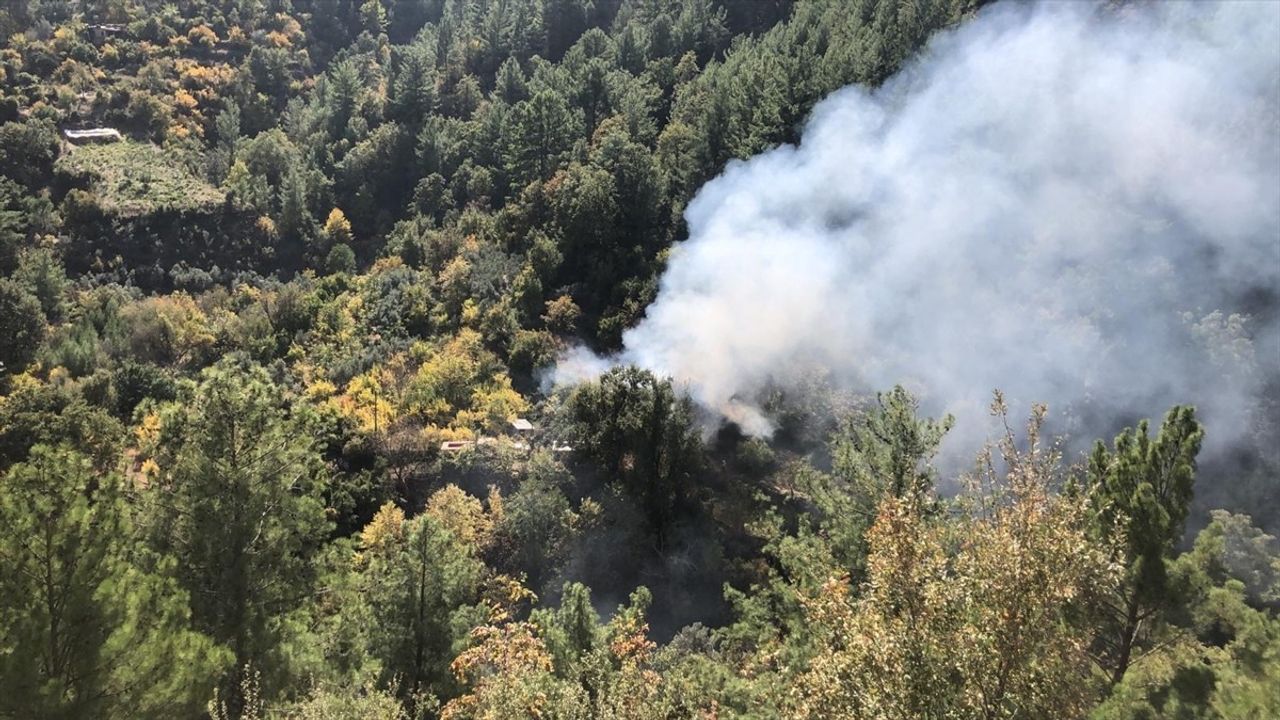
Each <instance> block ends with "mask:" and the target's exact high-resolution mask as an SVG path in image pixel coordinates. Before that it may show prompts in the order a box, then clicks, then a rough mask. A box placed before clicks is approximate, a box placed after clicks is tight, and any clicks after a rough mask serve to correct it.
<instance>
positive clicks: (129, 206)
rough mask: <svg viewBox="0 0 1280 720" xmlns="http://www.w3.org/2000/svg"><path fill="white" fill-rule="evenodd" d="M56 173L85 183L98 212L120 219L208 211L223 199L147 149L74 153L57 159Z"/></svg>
mask: <svg viewBox="0 0 1280 720" xmlns="http://www.w3.org/2000/svg"><path fill="white" fill-rule="evenodd" d="M58 170H59V172H62V173H65V174H67V175H69V176H71V177H73V178H77V179H87V180H88V181H89V189H90V190H92V191H93V193H94V195H96V196H97V198H98V202H99V204H100V205H101V206H102V208H103V209H104V210H107V211H109V212H113V213H117V214H120V215H144V214H147V213H150V212H155V211H157V210H198V209H207V208H211V207H214V206H217V205H218V204H219V203H222V202H223V201H224V199H225V198H226V195H225V193H223V192H222V191H221V190H219V189H218V188H216V187H214V186H212V185H210V184H209V183H207V182H205V181H204V180H202V179H201V178H199V177H196V176H195V175H193V174H191V173H190V172H188V171H187V169H186V168H185V167H184V166H183V165H182V163H180V162H178V161H177V160H175V159H174V158H173V157H171V156H169V155H168V154H166V153H165V152H164V151H163V150H161V149H160V148H158V147H156V146H155V145H151V144H146V143H135V142H119V143H111V144H109V145H85V146H82V147H75V148H72V149H71V151H70V152H68V153H66V154H65V155H63V156H62V157H61V158H59V160H58Z"/></svg>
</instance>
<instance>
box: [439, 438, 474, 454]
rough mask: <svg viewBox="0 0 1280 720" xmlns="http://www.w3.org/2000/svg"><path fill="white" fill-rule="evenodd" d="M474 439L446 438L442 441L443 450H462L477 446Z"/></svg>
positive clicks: (441, 449)
mask: <svg viewBox="0 0 1280 720" xmlns="http://www.w3.org/2000/svg"><path fill="white" fill-rule="evenodd" d="M475 444H476V443H475V441H474V440H445V441H444V442H442V443H440V451H441V452H460V451H462V450H466V449H467V448H469V447H474V446H475Z"/></svg>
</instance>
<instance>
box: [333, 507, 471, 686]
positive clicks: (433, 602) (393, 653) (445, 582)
mask: <svg viewBox="0 0 1280 720" xmlns="http://www.w3.org/2000/svg"><path fill="white" fill-rule="evenodd" d="M363 540H364V543H363V545H364V548H365V550H364V554H363V557H362V558H361V562H362V563H363V566H362V567H360V568H359V572H360V574H361V580H360V587H361V590H362V597H363V601H364V602H367V603H368V604H369V606H370V609H371V611H372V617H374V618H375V621H374V623H375V626H374V628H373V630H372V637H373V646H372V648H371V649H370V652H371V654H372V655H373V656H375V657H377V658H379V659H380V660H381V661H382V668H383V678H384V680H386V681H389V682H394V683H396V684H397V686H398V688H399V691H400V693H399V694H400V696H401V697H403V698H406V699H411V698H414V697H416V696H419V695H420V694H422V693H432V692H434V693H435V694H437V695H439V694H441V693H442V691H443V690H444V689H445V688H447V687H448V684H449V680H450V678H449V661H450V660H451V659H452V657H453V647H454V643H455V642H458V641H460V640H462V638H463V634H464V633H465V632H467V631H468V630H470V628H471V626H470V625H469V624H468V623H467V620H466V618H467V617H468V614H469V612H470V608H469V607H468V606H469V605H470V604H472V603H475V602H476V601H477V600H478V599H479V598H478V591H479V584H480V580H481V578H482V573H483V570H484V566H483V564H482V563H481V562H480V561H479V560H478V559H477V558H476V557H475V555H474V548H472V547H470V546H468V545H465V544H463V543H461V542H459V541H458V539H457V538H456V537H455V536H454V535H453V534H452V533H450V532H449V531H448V530H446V529H445V528H444V527H443V526H441V524H440V523H439V522H437V521H436V520H435V519H434V518H432V517H431V516H430V515H428V514H423V515H419V516H418V517H416V518H414V519H412V520H407V521H406V520H405V519H404V514H403V513H402V512H400V511H399V510H397V509H396V508H394V506H392V505H390V504H388V505H387V506H385V507H384V508H383V509H382V510H380V511H379V512H378V515H377V516H375V517H374V520H373V521H372V522H371V523H370V524H369V526H368V527H366V528H365V530H364V532H363ZM480 619H483V616H481V618H480ZM459 623H460V624H461V627H458V625H459Z"/></svg>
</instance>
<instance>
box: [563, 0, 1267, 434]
mask: <svg viewBox="0 0 1280 720" xmlns="http://www.w3.org/2000/svg"><path fill="white" fill-rule="evenodd" d="M686 218H687V220H688V227H689V235H690V237H689V239H688V241H686V242H684V243H682V244H680V245H679V246H678V247H677V248H676V249H675V250H674V251H673V252H672V254H671V258H670V262H669V264H668V267H667V270H666V272H665V274H664V275H663V277H662V280H661V284H660V290H659V294H658V297H657V299H656V301H655V302H654V303H653V304H652V305H651V306H650V307H649V308H648V310H647V312H646V315H645V317H644V319H643V320H642V321H641V322H640V323H639V324H638V325H637V326H636V327H634V328H633V329H631V330H630V331H629V332H627V333H626V335H625V337H624V346H625V347H624V350H623V351H622V352H621V353H620V354H619V355H618V356H616V357H611V358H604V359H602V358H595V357H593V356H591V355H590V354H589V353H587V352H586V351H585V350H577V351H574V352H573V353H570V355H569V356H567V357H565V358H564V359H562V361H561V363H560V366H559V367H558V368H557V376H558V379H559V380H560V381H567V380H572V379H574V378H576V377H581V376H582V375H583V374H587V375H590V374H593V373H597V372H599V371H600V370H601V369H603V368H604V367H607V366H608V365H610V364H614V363H633V364H636V365H639V366H642V367H645V368H649V369H651V370H654V371H655V372H658V373H661V374H664V375H669V376H671V377H673V378H675V379H676V380H677V381H678V382H680V383H681V384H683V385H684V386H686V387H687V389H688V391H689V392H690V393H691V394H692V396H693V397H694V398H695V399H696V400H697V401H698V402H699V403H700V404H702V405H704V406H705V407H707V408H708V409H711V410H713V411H715V412H718V413H719V414H720V415H722V416H723V417H725V418H726V419H728V420H732V421H734V422H737V423H738V424H739V425H741V426H742V427H743V429H744V430H746V431H748V432H751V433H754V434H768V433H769V432H770V430H771V427H772V425H771V421H770V419H769V418H768V417H767V416H766V415H765V414H764V413H762V412H761V411H760V410H759V409H758V406H757V402H758V398H759V396H760V393H761V391H762V390H763V389H764V388H766V387H776V386H781V387H784V388H785V387H787V386H788V384H789V383H792V382H794V381H796V380H797V379H798V378H800V377H803V376H804V375H806V374H809V373H812V372H815V371H821V372H825V373H828V374H829V375H830V376H831V377H832V378H833V379H834V380H835V381H836V382H838V383H839V384H841V385H842V386H844V387H848V388H854V389H865V390H876V389H884V388H887V387H890V386H892V385H893V384H895V383H902V384H905V385H906V386H907V387H908V388H910V389H913V390H914V391H916V392H917V393H918V394H920V395H921V396H922V397H923V399H924V401H925V403H926V405H927V406H928V407H930V408H931V409H933V410H935V411H944V410H946V411H952V412H955V413H956V414H957V415H958V416H959V420H960V423H959V426H960V427H964V426H965V425H966V424H970V425H971V426H981V427H982V428H983V429H984V430H983V431H984V432H985V427H986V424H985V421H984V420H983V418H984V417H985V414H984V411H985V408H986V405H987V403H988V401H989V399H990V393H991V390H992V389H993V388H1001V389H1003V390H1004V391H1005V392H1006V395H1007V396H1008V398H1009V400H1010V403H1011V405H1013V406H1014V407H1020V408H1025V407H1026V404H1027V403H1030V402H1032V401H1045V402H1048V403H1049V404H1050V408H1051V412H1057V413H1058V417H1062V416H1064V414H1065V415H1066V416H1074V417H1075V420H1074V421H1073V422H1076V423H1077V424H1081V425H1084V426H1085V427H1083V428H1081V429H1082V430H1088V431H1090V432H1102V431H1104V430H1102V429H1101V428H1099V427H1091V426H1090V424H1091V423H1092V424H1093V425H1095V426H1100V425H1104V424H1107V423H1111V422H1114V421H1115V420H1116V419H1117V418H1123V419H1132V418H1133V417H1141V416H1152V415H1155V416H1158V415H1159V414H1160V413H1161V412H1163V410H1164V409H1166V408H1167V407H1168V406H1170V405H1172V404H1174V403H1179V402H1194V403H1197V404H1198V405H1199V406H1200V409H1201V412H1202V414H1203V416H1204V417H1205V418H1206V422H1207V423H1208V426H1209V439H1210V441H1214V440H1215V439H1216V440H1217V441H1219V442H1225V441H1229V440H1230V439H1231V438H1232V437H1233V436H1234V435H1236V434H1238V433H1240V432H1243V429H1244V426H1245V425H1246V424H1247V422H1248V421H1249V419H1250V418H1251V417H1252V418H1254V419H1255V420H1256V416H1257V411H1256V407H1257V398H1258V397H1259V393H1260V387H1261V383H1262V382H1263V381H1264V380H1265V379H1266V378H1269V377H1275V376H1276V370H1277V366H1280V357H1278V356H1280V346H1278V345H1277V344H1276V341H1277V335H1278V333H1277V325H1278V323H1280V307H1278V306H1277V304H1278V303H1280V300H1278V299H1277V296H1278V290H1277V287H1278V278H1280V5H1277V4H1275V3H1270V2H1259V3H1245V2H1231V3H1225V2H1224V3H1205V4H1200V5H1195V6H1193V5H1190V4H1187V5H1181V4H1152V5H1142V6H1137V7H1132V6H1131V7H1125V8H1120V9H1114V8H1104V7H1099V6H1093V5H1089V4H1086V3H1077V2H1071V3H1065V4H1047V5H1040V6H1036V7H1031V8H1028V7H1026V6H996V7H993V8H990V9H988V10H987V11H986V12H984V13H982V14H980V15H979V16H978V17H977V18H976V19H975V20H973V21H971V22H969V23H966V24H965V25H963V26H962V27H960V28H959V29H957V30H955V31H953V32H950V33H947V34H944V35H942V36H939V37H938V38H936V39H935V40H934V41H933V42H932V43H931V44H930V45H929V47H928V48H927V49H926V51H925V52H924V53H923V54H922V56H921V58H920V59H919V60H917V61H916V63H915V64H914V65H913V66H912V67H910V68H908V69H907V70H905V71H904V72H903V73H901V74H900V75H899V76H898V77H896V78H894V79H892V80H891V81H890V82H889V83H887V84H886V85H885V86H883V87H882V88H880V89H878V90H868V89H866V88H862V87H847V88H844V89H842V90H840V91H838V92H836V93H834V94H832V95H831V96H829V97H828V98H827V99H825V100H824V101H823V102H822V103H820V104H819V105H818V106H817V107H815V109H814V110H813V113H812V115H811V117H810V118H809V120H808V122H807V125H806V127H805V128H804V131H803V135H802V140H801V142H800V144H799V145H798V146H782V147H779V148H777V149H774V150H772V151H769V152H766V153H764V154H762V155H760V156H757V157H755V158H752V159H750V160H748V161H745V162H734V163H731V164H730V166H729V167H728V168H727V169H726V170H725V172H724V173H723V174H722V175H721V176H719V177H718V178H716V179H714V180H712V181H711V182H709V183H707V184H706V186H704V187H703V188H702V189H701V191H700V192H699V193H698V195H697V196H696V197H695V198H694V200H693V201H692V202H691V203H690V205H689V207H688V209H687V213H686ZM1106 431H1109V429H1108V430H1106Z"/></svg>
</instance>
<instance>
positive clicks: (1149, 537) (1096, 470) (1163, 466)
mask: <svg viewBox="0 0 1280 720" xmlns="http://www.w3.org/2000/svg"><path fill="white" fill-rule="evenodd" d="M1203 438H1204V430H1203V428H1202V427H1201V426H1200V423H1199V422H1198V421H1197V420H1196V417H1195V410H1194V409H1193V408H1191V407H1189V406H1177V407H1174V408H1173V409H1171V410H1170V411H1169V412H1168V414H1166V415H1165V418H1164V422H1163V423H1161V426H1160V431H1159V433H1158V434H1157V435H1156V437H1155V438H1154V439H1152V438H1151V437H1149V436H1148V424H1147V421H1145V420H1144V421H1142V422H1141V423H1139V424H1138V427H1137V429H1136V430H1135V429H1126V430H1125V431H1124V432H1122V433H1120V434H1119V435H1118V436H1116V439H1115V442H1114V443H1113V446H1112V449H1111V450H1108V449H1107V447H1106V445H1105V444H1104V443H1102V442H1101V441H1099V442H1098V443H1097V445H1096V446H1095V447H1094V450H1093V454H1092V455H1091V456H1090V458H1089V466H1088V471H1087V477H1086V481H1087V484H1088V488H1089V490H1090V492H1092V493H1093V494H1094V496H1095V502H1096V504H1097V507H1098V514H1097V523H1096V524H1097V533H1098V535H1099V536H1100V538H1102V539H1103V540H1104V541H1106V542H1112V543H1115V545H1116V547H1117V558H1116V559H1117V560H1118V561H1119V562H1120V563H1122V564H1123V565H1124V567H1125V569H1126V577H1125V582H1124V583H1123V585H1122V586H1121V587H1120V590H1119V594H1118V597H1115V598H1113V599H1112V602H1111V603H1109V604H1108V609H1109V612H1108V613H1107V614H1106V617H1105V618H1104V620H1103V626H1102V628H1101V632H1100V634H1099V638H1098V646H1099V647H1098V660H1099V663H1100V664H1101V666H1102V667H1103V668H1104V669H1105V670H1106V671H1107V672H1108V673H1109V674H1110V676H1111V683H1112V684H1113V685H1114V684H1117V683H1119V682H1120V681H1121V680H1123V679H1124V675H1125V672H1126V671H1127V670H1128V669H1129V666H1130V665H1131V664H1132V663H1133V661H1134V658H1135V654H1137V653H1141V652H1142V651H1143V650H1144V649H1145V645H1144V643H1145V642H1146V640H1147V639H1148V638H1150V637H1151V636H1152V634H1153V633H1154V631H1155V630H1157V629H1159V628H1160V626H1161V624H1162V622H1163V620H1164V617H1163V613H1165V612H1166V611H1167V610H1168V609H1169V608H1170V606H1171V605H1172V603H1173V602H1174V601H1175V599H1176V593H1175V587H1174V586H1173V584H1172V583H1171V582H1170V577H1169V573H1168V568H1167V564H1168V561H1169V559H1170V557H1171V556H1172V553H1173V550H1174V546H1175V545H1176V544H1177V542H1178V541H1179V540H1180V539H1181V538H1182V532H1183V528H1184V524H1185V522H1186V518H1187V508H1188V505H1189V504H1190V503H1191V495H1192V486H1193V485H1194V483H1195V474H1196V455H1197V454H1198V453H1199V452H1200V443H1201V441H1202V440H1203Z"/></svg>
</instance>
